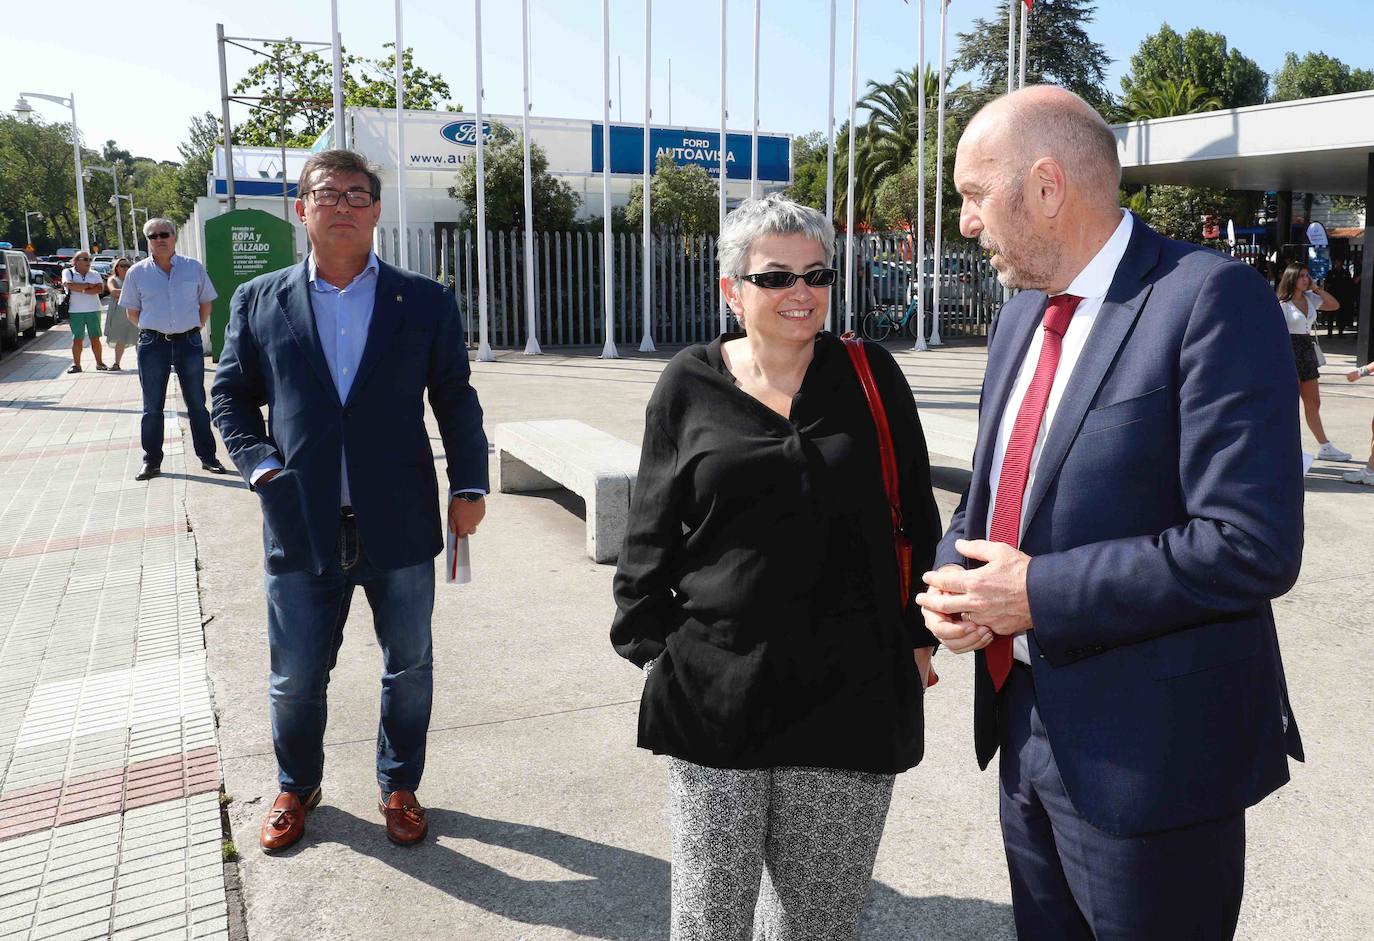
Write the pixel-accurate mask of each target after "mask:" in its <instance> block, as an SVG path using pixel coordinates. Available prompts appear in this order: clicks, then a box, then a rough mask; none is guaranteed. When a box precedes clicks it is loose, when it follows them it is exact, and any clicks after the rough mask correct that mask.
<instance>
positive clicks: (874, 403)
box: [841, 333, 902, 532]
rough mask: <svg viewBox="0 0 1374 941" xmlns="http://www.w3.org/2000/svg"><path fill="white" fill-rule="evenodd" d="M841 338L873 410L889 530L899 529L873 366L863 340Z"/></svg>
mask: <svg viewBox="0 0 1374 941" xmlns="http://www.w3.org/2000/svg"><path fill="white" fill-rule="evenodd" d="M841 339H842V340H843V341H844V348H845V351H846V352H847V353H849V358H850V360H851V361H852V362H853V363H854V372H855V373H857V374H858V376H859V385H861V386H863V390H864V397H865V398H867V399H868V410H869V411H870V412H872V413H873V424H874V426H876V428H877V431H878V461H879V463H880V464H881V465H882V470H883V489H884V490H886V491H887V506H888V510H889V511H891V513H892V529H893V532H901V531H902V499H901V488H900V486H899V485H898V482H897V455H896V452H895V451H894V449H893V447H892V429H891V428H890V427H888V424H887V409H886V408H884V407H883V399H882V396H880V395H879V394H878V386H877V383H875V382H874V381H873V369H872V368H871V367H870V366H869V364H868V351H867V350H865V349H864V343H863V340H860V339H859V338H858V337H856V336H854V334H852V333H846V334H845V335H844V336H843V337H841Z"/></svg>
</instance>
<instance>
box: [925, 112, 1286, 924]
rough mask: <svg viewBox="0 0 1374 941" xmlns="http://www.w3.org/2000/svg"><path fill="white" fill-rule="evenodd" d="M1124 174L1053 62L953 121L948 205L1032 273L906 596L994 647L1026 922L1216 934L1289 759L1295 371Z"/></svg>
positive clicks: (965, 227) (1253, 294)
mask: <svg viewBox="0 0 1374 941" xmlns="http://www.w3.org/2000/svg"><path fill="white" fill-rule="evenodd" d="M1120 179H1121V166H1120V162H1119V160H1118V157H1117V149H1116V141H1115V138H1114V137H1113V135H1112V132H1111V130H1110V129H1109V128H1108V127H1107V125H1106V124H1105V123H1104V122H1103V120H1102V119H1101V117H1099V116H1098V115H1097V113H1096V112H1095V111H1093V109H1092V108H1090V107H1089V106H1088V105H1087V104H1086V103H1084V102H1083V101H1082V100H1081V99H1079V98H1078V97H1076V96H1075V95H1073V94H1071V93H1069V92H1067V91H1064V90H1063V89H1059V88H1052V87H1049V86H1036V87H1032V88H1027V89H1024V90H1022V91H1019V92H1017V93H1015V94H1013V95H1009V96H1006V97H1004V98H1001V99H998V100H997V101H995V102H993V103H992V104H990V105H989V106H988V107H986V108H985V109H984V110H983V111H982V112H980V113H979V114H978V115H977V116H976V117H975V118H974V120H973V121H972V123H970V125H969V127H968V130H967V132H966V133H965V134H964V137H963V138H962V139H961V141H960V143H959V150H958V157H957V160H956V165H955V171H954V180H955V184H956V186H957V187H958V189H959V192H960V194H961V195H962V196H963V208H962V211H961V215H960V229H961V231H962V232H963V234H964V235H966V236H968V237H970V238H972V237H978V238H979V239H980V241H981V242H982V244H983V246H984V247H985V248H986V249H988V250H989V251H991V252H992V253H993V254H992V264H993V265H994V267H996V269H997V271H998V275H999V278H1000V279H1001V281H1002V282H1003V283H1004V284H1006V285H1007V286H1008V287H1012V288H1020V289H1022V290H1021V292H1020V293H1019V294H1017V295H1016V296H1015V297H1013V298H1012V299H1011V300H1010V301H1008V302H1007V304H1006V305H1005V306H1004V307H1003V308H1002V310H1001V312H1000V314H999V316H998V317H997V319H996V322H995V324H994V326H993V329H992V331H991V332H990V333H991V335H990V338H989V342H988V364H987V373H986V376H985V379H984V382H983V392H982V399H981V402H980V405H979V432H978V443H977V446H976V449H975V452H974V471H973V478H972V481H971V483H970V486H969V489H968V491H967V492H966V493H965V494H964V497H963V500H962V501H961V502H960V504H959V508H958V510H957V511H956V512H955V514H954V516H953V518H952V519H951V522H950V527H949V532H948V534H947V535H946V536H945V539H944V541H943V542H942V543H941V545H940V548H939V551H938V553H937V556H936V568H937V571H935V572H931V573H927V574H926V576H925V581H926V584H927V586H928V587H927V589H926V590H925V591H924V592H923V593H922V594H921V595H919V596H918V601H919V602H920V603H921V604H922V606H923V607H924V608H925V616H926V623H927V624H928V625H929V627H930V628H931V630H932V631H933V632H934V633H935V635H936V636H937V637H939V638H940V639H941V640H942V641H943V642H944V643H945V644H946V645H947V646H948V647H949V648H950V649H951V650H952V651H954V652H956V653H963V652H967V651H969V650H977V651H980V652H979V653H978V654H977V656H976V658H975V659H976V674H977V678H976V681H975V716H974V739H975V748H976V752H977V757H978V761H979V763H980V765H982V766H984V767H986V765H987V763H988V762H989V761H990V760H991V759H992V756H993V754H994V753H995V752H997V751H998V749H999V748H1000V750H1001V762H1000V774H999V783H1000V788H1001V794H1000V816H1001V823H1002V834H1003V842H1004V845H1005V849H1006V855H1007V863H1008V868H1009V869H1010V875H1011V889H1012V901H1013V907H1014V911H1015V918H1016V928H1017V934H1018V936H1019V937H1020V938H1022V939H1053V941H1073V939H1091V938H1096V939H1098V941H1106V939H1140V941H1145V939H1166V938H1167V939H1175V938H1178V939H1182V938H1189V939H1195V938H1196V939H1204V938H1205V939H1215V938H1229V937H1232V936H1233V934H1234V932H1235V927H1236V922H1237V918H1238V915H1239V911H1240V902H1241V894H1242V889H1243V884H1244V867H1245V809H1246V808H1247V807H1250V806H1251V805H1253V804H1255V803H1258V802H1259V801H1260V800H1261V799H1263V798H1264V796H1265V795H1267V794H1269V793H1270V792H1271V791H1273V790H1275V789H1276V788H1278V787H1280V786H1282V785H1283V784H1284V783H1285V782H1287V780H1288V762H1287V757H1286V756H1288V755H1291V756H1293V757H1295V758H1299V759H1301V758H1302V745H1301V741H1300V739H1299V737H1298V728H1297V724H1296V722H1295V721H1294V719H1293V714H1292V710H1291V709H1290V708H1289V703H1288V695H1287V689H1286V686H1285V682H1284V677H1283V668H1282V665H1281V663H1280V660H1279V647H1278V639H1277V636H1276V634H1275V630H1274V618H1273V614H1272V612H1271V610H1270V604H1269V603H1270V601H1271V599H1273V598H1275V597H1278V596H1279V595H1281V594H1283V593H1284V592H1285V591H1287V590H1288V589H1289V588H1290V587H1291V586H1292V584H1293V582H1294V581H1295V579H1296V578H1297V575H1298V569H1299V565H1300V562H1301V556H1302V483H1301V456H1300V450H1299V437H1298V423H1297V414H1298V413H1297V409H1296V408H1295V407H1294V405H1293V383H1294V379H1295V370H1294V366H1293V357H1292V353H1291V350H1290V345H1289V343H1288V341H1287V338H1286V337H1285V336H1284V333H1285V327H1284V321H1283V318H1282V316H1281V315H1280V312H1279V309H1278V306H1277V303H1276V301H1275V299H1274V293H1273V291H1271V290H1270V289H1269V288H1268V286H1267V285H1266V284H1265V283H1264V281H1263V279H1262V278H1260V277H1259V275H1257V274H1256V273H1255V272H1254V271H1253V270H1251V269H1250V268H1249V267H1248V266H1246V265H1245V264H1242V263H1240V262H1237V261H1233V260H1231V259H1229V258H1226V257H1224V256H1222V255H1219V254H1217V253H1214V252H1209V251H1206V250H1203V249H1201V248H1198V247H1196V246H1191V245H1185V244H1182V243H1179V242H1174V241H1171V240H1169V239H1165V238H1162V237H1161V236H1159V235H1157V234H1155V233H1154V232H1152V231H1151V230H1150V229H1149V228H1148V227H1146V226H1145V224H1144V223H1143V222H1141V221H1140V220H1139V219H1137V218H1135V217H1133V216H1132V215H1131V214H1130V213H1126V212H1123V211H1122V210H1121V209H1120V208H1119V205H1118V202H1117V190H1118V185H1119V182H1120Z"/></svg>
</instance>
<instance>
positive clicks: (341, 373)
mask: <svg viewBox="0 0 1374 941" xmlns="http://www.w3.org/2000/svg"><path fill="white" fill-rule="evenodd" d="M306 270H307V272H308V273H309V279H310V307H311V309H312V310H313V311H314V313H315V330H316V332H318V333H319V336H320V346H321V347H322V348H323V349H324V359H325V362H326V363H327V364H328V365H329V375H330V376H331V377H332V378H333V380H334V388H335V390H336V391H337V392H338V393H339V402H340V403H342V402H347V401H348V392H349V390H350V389H352V388H353V378H354V377H355V376H356V375H357V374H358V364H359V363H361V362H362V360H363V349H364V348H365V347H366V346H367V333H368V330H369V329H370V328H371V326H372V308H373V306H374V302H375V301H376V298H377V253H376V252H368V253H367V264H366V265H365V266H364V267H363V270H362V271H361V272H359V273H358V276H357V277H355V278H354V279H353V280H352V281H350V282H349V284H348V287H346V288H337V287H335V286H334V285H332V284H330V283H329V282H328V281H325V280H324V279H323V278H321V277H319V272H318V269H317V268H316V265H315V256H314V255H313V254H311V255H310V256H309V257H308V258H307V259H306ZM281 467H282V463H281V461H280V460H279V459H277V458H275V457H269V458H268V459H267V460H265V461H263V462H262V463H261V464H259V465H258V466H257V469H255V470H254V471H253V475H252V482H253V483H254V484H256V483H257V482H258V478H260V477H261V476H262V475H263V474H265V473H267V472H268V471H270V470H280V469H281ZM339 476H340V482H341V488H340V490H339V505H340V506H349V505H351V504H352V502H353V499H352V495H351V494H350V492H349V489H348V462H347V460H345V459H344V455H342V454H340V455H339ZM463 492H466V491H461V490H455V491H454V493H463ZM473 492H475V493H481V492H482V491H480V490H479V491H473Z"/></svg>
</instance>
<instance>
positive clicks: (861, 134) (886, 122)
mask: <svg viewBox="0 0 1374 941" xmlns="http://www.w3.org/2000/svg"><path fill="white" fill-rule="evenodd" d="M918 81H920V79H919V77H918V74H917V70H916V69H911V70H910V71H899V72H898V73H897V75H896V76H895V77H894V78H893V80H892V81H890V82H873V81H870V82H869V83H868V89H867V91H868V93H867V94H866V95H865V96H864V97H863V99H861V100H860V101H859V107H860V108H863V109H865V110H866V111H867V112H868V115H867V120H865V121H864V123H863V124H862V125H860V127H859V130H858V137H857V139H856V140H855V148H854V149H855V167H854V175H855V186H854V203H855V205H854V210H855V216H856V217H858V218H862V219H872V218H873V217H874V214H875V212H876V208H877V198H878V187H879V186H881V185H882V183H883V180H885V179H886V178H887V177H889V176H891V175H892V174H895V173H897V172H898V171H899V170H901V169H902V168H903V167H905V166H908V165H909V164H910V163H911V161H912V160H914V159H915V158H916V155H917V153H918V152H919V149H920V139H919V134H918V131H919V119H920V106H919V103H920V98H919V94H920V86H919V85H918V84H917V82H918ZM939 86H940V80H939V78H938V77H937V76H936V74H935V72H934V71H933V70H932V69H930V68H929V67H927V68H926V74H925V94H926V133H927V135H928V136H931V137H932V138H933V136H934V133H935V105H936V97H937V95H938V94H939ZM844 143H845V145H846V146H847V145H848V139H847V138H846V139H845V141H844ZM843 202H844V194H843V193H841V194H840V195H839V204H840V205H841V206H843Z"/></svg>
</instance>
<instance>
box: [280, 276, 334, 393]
mask: <svg viewBox="0 0 1374 941" xmlns="http://www.w3.org/2000/svg"><path fill="white" fill-rule="evenodd" d="M277 302H278V303H279V304H281V309H282V315H283V316H284V317H285V319H286V326H287V329H288V330H290V331H291V336H292V337H293V338H294V339H295V341H296V343H297V344H298V345H299V346H300V348H301V353H302V354H303V355H304V356H305V359H306V362H308V363H309V364H310V368H311V369H313V370H314V371H315V375H316V376H317V377H319V380H320V382H322V383H324V385H325V387H326V388H328V389H329V391H330V392H332V393H333V394H334V396H335V398H337V397H338V394H339V392H338V389H337V388H336V387H335V386H334V377H333V376H331V375H330V374H329V363H328V362H326V360H325V358H324V347H323V346H321V345H320V331H319V329H318V328H317V327H316V326H315V308H314V307H313V306H312V305H311V303H310V274H309V269H308V267H307V263H306V262H301V263H300V264H299V265H297V266H296V270H295V271H293V272H292V273H291V276H290V277H289V278H287V280H286V283H285V284H284V285H283V286H282V288H281V290H279V291H278V292H277Z"/></svg>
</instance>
